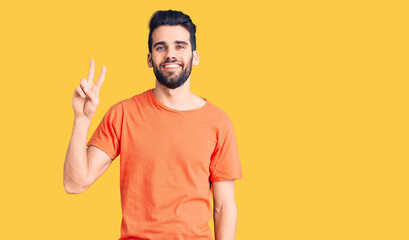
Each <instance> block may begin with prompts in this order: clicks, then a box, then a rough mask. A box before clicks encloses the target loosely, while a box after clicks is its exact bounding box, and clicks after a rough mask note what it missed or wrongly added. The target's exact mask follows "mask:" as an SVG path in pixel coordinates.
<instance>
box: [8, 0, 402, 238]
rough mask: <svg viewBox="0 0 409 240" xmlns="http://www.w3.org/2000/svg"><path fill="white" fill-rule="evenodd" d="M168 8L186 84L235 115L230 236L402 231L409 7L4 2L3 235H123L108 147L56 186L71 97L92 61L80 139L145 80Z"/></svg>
mask: <svg viewBox="0 0 409 240" xmlns="http://www.w3.org/2000/svg"><path fill="white" fill-rule="evenodd" d="M167 9H173V10H181V11H183V12H185V13H187V14H189V15H190V16H191V18H192V20H193V22H194V23H195V24H196V25H197V50H198V52H199V54H200V64H199V66H197V67H193V71H192V77H191V90H192V91H193V92H194V93H195V94H197V95H199V96H201V97H204V98H206V99H208V100H209V101H211V102H213V103H214V104H216V105H217V106H219V107H220V108H222V109H223V110H224V111H225V112H226V113H227V114H228V115H229V116H230V117H231V119H232V121H233V125H234V128H235V132H236V138H237V142H238V147H239V155H240V160H241V163H242V172H243V179H241V180H238V181H236V202H237V206H238V225H237V238H236V239H238V240H253V239H263V240H264V239H266V240H270V239H277V240H290V239H291V240H300V239H302V240H304V239H308V240H309V239H311V240H328V239H331V240H338V239H339V240H344V239H359V240H362V239H371V240H374V239H394V240H400V239H402V240H403V239H409V231H408V228H407V227H408V225H409V218H408V216H409V208H408V201H409V197H408V187H409V186H408V183H409V178H408V167H409V164H408V160H409V158H408V157H409V156H408V155H409V154H408V144H409V140H408V135H409V134H408V133H409V129H408V120H409V119H408V102H409V101H408V100H409V99H408V94H407V92H408V86H409V84H408V77H409V74H408V64H409V58H408V56H409V54H408V53H409V51H408V50H409V49H408V42H409V39H408V23H409V19H408V16H409V15H408V10H409V9H408V3H407V1H316V0H312V1H261V0H253V1H213V0H208V1H129V0H128V1H84V0H82V1H77V0H73V1H44V0H38V1H27V0H25V1H2V3H0V79H1V93H0V98H1V99H0V104H1V118H0V119H1V124H0V128H1V129H0V134H1V143H0V146H1V153H2V161H1V162H2V164H1V165H0V184H1V186H0V187H1V198H0V201H1V204H0V215H1V217H0V221H1V222H0V226H1V227H0V228H1V230H0V238H1V239H101V240H102V239H107V240H108V239H111V240H112V239H118V238H119V236H120V223H121V206H120V192H119V161H120V159H119V158H117V159H116V160H115V161H114V162H113V163H112V164H111V166H110V168H109V169H108V170H107V172H106V173H105V174H104V175H102V176H101V178H99V179H98V180H97V181H96V182H95V183H94V184H93V185H92V186H91V187H90V188H89V189H88V190H86V191H85V192H84V193H82V194H79V195H69V194H67V193H65V192H64V188H63V166H64V158H65V153H66V150H67V147H68V143H69V139H70V136H71V131H72V126H73V110H72V106H71V101H72V94H73V92H74V89H75V88H76V87H77V86H79V82H80V79H81V78H86V77H87V75H88V63H89V60H90V59H94V60H95V64H96V76H98V74H99V72H100V69H101V66H102V65H105V66H106V67H107V75H106V79H105V83H104V85H103V86H102V89H101V96H100V106H99V108H98V110H97V113H96V115H95V117H94V119H93V122H92V125H91V129H90V133H89V137H90V136H91V133H92V132H93V131H94V130H95V128H96V127H97V125H98V124H99V122H100V120H101V119H102V117H103V115H104V114H105V112H106V111H107V110H108V109H109V107H110V106H112V105H113V104H115V103H116V102H118V101H120V100H123V99H126V98H130V97H132V96H134V95H136V94H139V93H141V92H143V91H145V90H147V89H150V88H153V87H154V83H155V78H154V75H153V71H152V69H150V68H148V66H147V63H146V57H147V53H148V46H147V42H148V21H149V18H150V17H151V15H152V14H153V13H154V12H155V11H156V10H167ZM209 225H210V226H211V228H212V230H213V222H209Z"/></svg>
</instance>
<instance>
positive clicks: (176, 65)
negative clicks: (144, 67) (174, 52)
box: [162, 63, 182, 70]
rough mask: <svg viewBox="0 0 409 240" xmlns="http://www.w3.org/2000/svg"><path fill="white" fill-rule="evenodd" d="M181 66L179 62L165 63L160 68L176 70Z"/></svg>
mask: <svg viewBox="0 0 409 240" xmlns="http://www.w3.org/2000/svg"><path fill="white" fill-rule="evenodd" d="M181 67H182V64H180V63H165V64H163V66H162V68H163V69H165V70H176V69H179V68H181Z"/></svg>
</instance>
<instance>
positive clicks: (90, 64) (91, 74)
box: [88, 59, 94, 86]
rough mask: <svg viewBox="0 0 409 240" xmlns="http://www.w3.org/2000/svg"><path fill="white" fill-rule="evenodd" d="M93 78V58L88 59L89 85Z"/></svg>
mask: <svg viewBox="0 0 409 240" xmlns="http://www.w3.org/2000/svg"><path fill="white" fill-rule="evenodd" d="M93 80H94V60H93V59H91V60H89V71H88V85H89V86H91V84H92V81H93Z"/></svg>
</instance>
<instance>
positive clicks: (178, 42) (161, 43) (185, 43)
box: [153, 41, 188, 47]
mask: <svg viewBox="0 0 409 240" xmlns="http://www.w3.org/2000/svg"><path fill="white" fill-rule="evenodd" d="M175 43H176V44H183V45H188V43H187V42H185V41H175ZM157 45H166V43H165V42H164V41H160V42H157V43H155V44H153V47H156V46H157Z"/></svg>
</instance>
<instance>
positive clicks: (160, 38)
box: [152, 25, 190, 44]
mask: <svg viewBox="0 0 409 240" xmlns="http://www.w3.org/2000/svg"><path fill="white" fill-rule="evenodd" d="M175 41H185V42H187V43H188V44H190V33H189V31H188V30H186V28H184V27H182V26H180V25H176V26H169V25H163V26H160V27H158V28H156V29H155V30H154V31H153V33H152V44H155V43H157V42H165V43H173V42H175Z"/></svg>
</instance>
